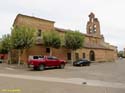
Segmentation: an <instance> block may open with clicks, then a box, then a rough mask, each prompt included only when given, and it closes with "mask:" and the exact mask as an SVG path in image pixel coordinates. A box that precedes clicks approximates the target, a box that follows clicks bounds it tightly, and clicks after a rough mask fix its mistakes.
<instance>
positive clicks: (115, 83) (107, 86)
mask: <svg viewBox="0 0 125 93" xmlns="http://www.w3.org/2000/svg"><path fill="white" fill-rule="evenodd" d="M124 66H125V60H124V59H122V60H118V61H117V62H114V63H112V62H110V63H100V64H99V63H94V64H92V65H91V66H89V67H88V66H87V67H72V66H67V67H66V68H65V69H63V70H62V69H47V70H45V71H32V70H29V69H27V68H24V67H18V68H17V66H14V65H9V66H8V65H6V64H0V89H1V90H0V93H2V92H3V91H2V89H15V88H19V89H20V93H34V92H35V93H41V92H42V93H84V92H85V93H125V68H124ZM83 82H87V84H83ZM3 93H5V92H3Z"/></svg>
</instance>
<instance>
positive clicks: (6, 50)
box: [0, 34, 11, 63]
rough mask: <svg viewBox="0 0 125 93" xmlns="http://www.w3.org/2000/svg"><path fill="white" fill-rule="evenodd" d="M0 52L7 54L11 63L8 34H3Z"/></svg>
mask: <svg viewBox="0 0 125 93" xmlns="http://www.w3.org/2000/svg"><path fill="white" fill-rule="evenodd" d="M0 52H1V53H2V54H8V61H7V62H10V63H11V58H10V54H11V36H10V35H9V34H6V35H3V36H2V40H1V44H0Z"/></svg>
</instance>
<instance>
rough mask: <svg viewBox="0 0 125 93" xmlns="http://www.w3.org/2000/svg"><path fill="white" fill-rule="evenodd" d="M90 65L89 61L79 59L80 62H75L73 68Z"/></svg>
mask: <svg viewBox="0 0 125 93" xmlns="http://www.w3.org/2000/svg"><path fill="white" fill-rule="evenodd" d="M90 63H91V62H90V61H89V60H87V59H79V60H77V61H75V62H73V66H89V65H90Z"/></svg>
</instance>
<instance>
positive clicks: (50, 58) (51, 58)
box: [47, 56, 57, 60]
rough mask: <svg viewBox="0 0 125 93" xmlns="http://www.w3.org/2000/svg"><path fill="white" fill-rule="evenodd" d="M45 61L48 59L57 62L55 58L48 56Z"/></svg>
mask: <svg viewBox="0 0 125 93" xmlns="http://www.w3.org/2000/svg"><path fill="white" fill-rule="evenodd" d="M47 59H49V60H57V58H56V57H54V56H48V57H47Z"/></svg>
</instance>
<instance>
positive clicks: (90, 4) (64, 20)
mask: <svg viewBox="0 0 125 93" xmlns="http://www.w3.org/2000/svg"><path fill="white" fill-rule="evenodd" d="M124 11H125V0H1V1H0V12H1V13H0V38H1V37H2V35H4V34H8V33H10V32H11V30H10V29H11V27H12V25H13V22H14V19H15V17H16V15H17V14H19V13H21V14H25V15H30V16H35V17H39V18H43V19H48V20H52V21H55V22H56V23H55V27H59V28H64V29H72V30H79V31H80V32H82V33H86V24H87V21H88V20H89V18H88V15H89V14H90V12H93V13H94V14H95V16H96V17H97V18H98V20H99V21H100V26H101V34H103V35H104V37H105V41H106V42H108V43H110V44H112V45H116V46H118V50H123V48H125V12H124Z"/></svg>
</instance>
